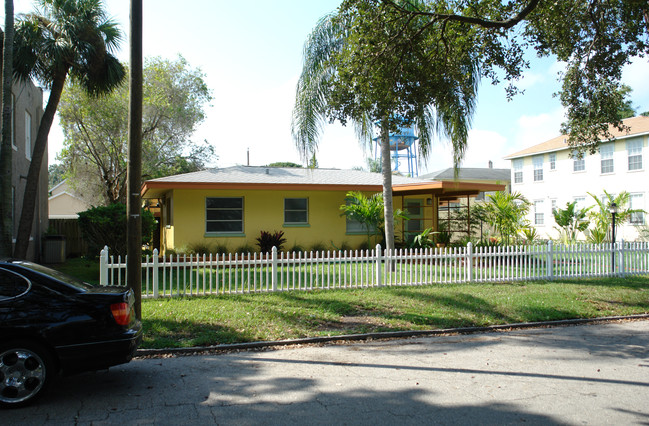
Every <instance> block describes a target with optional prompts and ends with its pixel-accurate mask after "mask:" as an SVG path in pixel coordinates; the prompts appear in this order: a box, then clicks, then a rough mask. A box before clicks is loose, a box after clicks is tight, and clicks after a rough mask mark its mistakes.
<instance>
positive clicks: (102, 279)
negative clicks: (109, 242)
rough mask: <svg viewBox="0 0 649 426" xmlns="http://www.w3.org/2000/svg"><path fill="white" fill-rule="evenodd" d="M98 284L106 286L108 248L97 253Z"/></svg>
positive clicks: (105, 247)
mask: <svg viewBox="0 0 649 426" xmlns="http://www.w3.org/2000/svg"><path fill="white" fill-rule="evenodd" d="M99 284H100V285H108V246H104V248H103V249H102V251H101V252H100V253H99Z"/></svg>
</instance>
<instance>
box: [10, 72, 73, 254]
mask: <svg viewBox="0 0 649 426" xmlns="http://www.w3.org/2000/svg"><path fill="white" fill-rule="evenodd" d="M67 75H68V69H67V68H66V69H64V70H63V71H62V72H60V73H59V74H58V75H57V76H56V77H55V78H54V81H53V82H52V87H51V89H50V98H49V99H48V101H47V106H46V107H45V111H44V112H43V117H42V118H41V123H40V125H39V126H38V133H37V134H36V142H35V143H34V150H33V152H32V160H31V163H30V164H29V172H28V173H27V183H26V184H25V195H24V196H23V207H22V211H21V213H20V222H19V225H18V234H17V236H16V246H15V247H14V257H16V258H17V259H25V258H26V257H27V249H28V248H29V237H30V235H31V232H32V224H33V223H34V213H35V212H34V209H35V207H36V199H37V198H38V181H39V177H40V172H41V165H42V163H43V156H44V155H45V149H46V148H47V137H48V135H49V134H50V129H51V127H52V123H53V122H54V114H56V109H57V107H58V106H59V101H60V100H61V93H63V86H64V85H65V78H66V76H67ZM36 237H39V236H36Z"/></svg>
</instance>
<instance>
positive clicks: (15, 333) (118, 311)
mask: <svg viewBox="0 0 649 426" xmlns="http://www.w3.org/2000/svg"><path fill="white" fill-rule="evenodd" d="M133 304H134V298H133V292H132V291H131V290H128V289H126V288H124V287H101V286H94V285H90V284H87V283H84V282H82V281H80V280H77V279H76V278H73V277H70V276H68V275H66V274H63V273H61V272H58V271H55V270H52V269H49V268H46V267H44V266H41V265H38V264H35V263H30V262H24V261H0V405H4V406H19V405H23V404H26V403H28V402H30V401H31V400H33V399H34V398H35V397H37V396H38V395H40V394H41V393H42V391H43V390H45V388H46V387H47V386H48V384H49V383H50V381H51V380H52V378H53V377H54V376H55V375H57V374H58V373H62V374H71V373H77V372H82V371H91V370H100V369H104V368H108V367H110V366H113V365H117V364H123V363H127V362H129V361H130V360H131V358H132V357H133V355H134V353H135V351H136V350H137V347H138V345H139V344H140V341H141V340H142V324H141V322H140V321H139V320H137V319H136V318H135V312H134V306H133Z"/></svg>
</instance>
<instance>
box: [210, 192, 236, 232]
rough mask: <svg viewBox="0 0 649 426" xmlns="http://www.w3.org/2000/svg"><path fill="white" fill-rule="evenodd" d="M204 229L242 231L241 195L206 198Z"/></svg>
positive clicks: (211, 230)
mask: <svg viewBox="0 0 649 426" xmlns="http://www.w3.org/2000/svg"><path fill="white" fill-rule="evenodd" d="M205 231H206V232H221V233H242V232H243V197H209V198H206V199H205Z"/></svg>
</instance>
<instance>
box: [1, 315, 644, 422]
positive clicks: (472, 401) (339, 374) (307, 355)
mask: <svg viewBox="0 0 649 426" xmlns="http://www.w3.org/2000/svg"><path fill="white" fill-rule="evenodd" d="M647 396H649V321H635V322H620V323H608V324H600V325H584V326H572V327H557V328H542V329H528V330H518V331H512V332H498V333H484V334H471V335H461V336H443V337H430V338H415V339H403V340H390V341H371V342H363V343H351V344H338V345H336V344H330V345H326V346H305V347H290V348H284V349H280V350H267V351H254V352H253V351H243V352H237V353H226V354H207V355H198V356H181V357H166V358H150V359H136V360H134V361H132V362H131V363H130V364H127V365H124V366H120V367H114V368H111V369H110V370H109V371H102V372H97V373H88V374H82V375H79V376H73V377H68V378H63V379H61V380H59V381H58V382H57V383H55V386H54V387H53V388H51V389H50V391H49V392H48V393H47V394H46V395H45V396H44V397H43V398H42V399H41V400H40V401H39V402H38V403H37V404H36V405H34V406H31V407H27V408H22V409H13V410H2V412H0V423H1V424H6V425H18V424H37V425H41V424H46V425H67V424H83V425H86V424H93V425H94V424H96V425H109V424H110V425H115V424H120V425H133V424H156V425H158V424H159V425H177V424H226V425H227V424H236V425H239V424H241V425H247V424H250V425H252V424H254V425H258V424H309V425H311V424H328V425H341V424H367V425H370V424H371V425H375V424H399V425H402V424H431V423H437V424H510V423H526V424H625V425H630V424H645V425H646V424H649V399H648V398H647Z"/></svg>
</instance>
